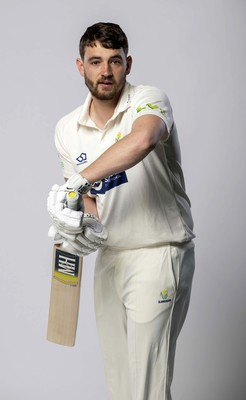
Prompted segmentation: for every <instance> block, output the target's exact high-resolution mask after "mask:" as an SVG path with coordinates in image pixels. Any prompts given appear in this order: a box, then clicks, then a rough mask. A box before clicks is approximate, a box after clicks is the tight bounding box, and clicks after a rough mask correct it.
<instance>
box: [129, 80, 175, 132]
mask: <svg viewBox="0 0 246 400" xmlns="http://www.w3.org/2000/svg"><path fill="white" fill-rule="evenodd" d="M149 114H151V115H156V116H158V117H160V118H161V119H163V121H164V122H165V124H166V127H167V130H168V132H169V133H170V132H171V128H172V126H173V113H172V108H171V104H170V101H169V99H168V97H167V95H166V94H165V93H164V92H162V91H161V90H160V89H158V88H156V87H154V86H140V87H139V89H138V91H137V92H136V94H135V96H134V100H133V121H135V120H136V119H137V118H139V117H141V116H143V115H149Z"/></svg>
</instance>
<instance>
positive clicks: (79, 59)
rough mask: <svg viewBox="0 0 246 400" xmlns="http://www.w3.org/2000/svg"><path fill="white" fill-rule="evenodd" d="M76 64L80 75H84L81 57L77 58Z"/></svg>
mask: <svg viewBox="0 0 246 400" xmlns="http://www.w3.org/2000/svg"><path fill="white" fill-rule="evenodd" d="M76 65H77V68H78V71H79V73H80V75H81V76H84V63H83V61H82V60H81V58H77V60H76Z"/></svg>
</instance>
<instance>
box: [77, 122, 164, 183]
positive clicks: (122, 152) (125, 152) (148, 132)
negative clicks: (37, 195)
mask: <svg viewBox="0 0 246 400" xmlns="http://www.w3.org/2000/svg"><path fill="white" fill-rule="evenodd" d="M163 135H168V133H167V130H166V127H165V124H164V122H163V121H162V120H161V119H160V118H158V117H154V119H153V117H152V118H151V119H150V118H148V116H146V117H142V118H141V121H138V122H137V123H136V124H135V127H134V129H133V130H132V132H131V133H130V134H129V135H127V136H125V137H124V138H123V139H121V140H119V141H118V142H116V143H115V144H113V145H112V146H111V147H110V148H109V149H108V150H106V151H105V152H104V153H103V154H102V155H101V156H100V157H99V158H98V159H97V160H96V161H94V162H93V163H92V164H91V165H90V166H89V167H87V168H85V169H84V170H83V171H82V172H81V175H82V176H83V177H85V178H86V179H87V180H88V181H89V182H96V181H100V180H101V179H103V178H106V177H108V176H110V175H113V174H116V173H118V172H121V171H125V170H127V169H129V168H131V167H133V166H134V165H136V164H138V163H139V162H140V161H141V160H143V159H144V158H145V157H146V156H147V155H148V154H149V152H150V151H151V150H153V148H154V147H155V145H156V144H157V142H158V141H159V140H160V138H161V137H163Z"/></svg>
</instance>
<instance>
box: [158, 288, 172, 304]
mask: <svg viewBox="0 0 246 400" xmlns="http://www.w3.org/2000/svg"><path fill="white" fill-rule="evenodd" d="M170 301H172V299H170V297H169V296H168V290H167V289H163V290H162V291H161V293H160V299H159V300H158V303H170Z"/></svg>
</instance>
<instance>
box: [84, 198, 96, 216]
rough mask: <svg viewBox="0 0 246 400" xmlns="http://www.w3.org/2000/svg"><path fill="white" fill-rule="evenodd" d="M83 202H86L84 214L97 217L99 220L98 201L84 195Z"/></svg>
mask: <svg viewBox="0 0 246 400" xmlns="http://www.w3.org/2000/svg"><path fill="white" fill-rule="evenodd" d="M83 201H84V212H85V213H88V214H93V215H95V217H97V218H99V216H98V211H97V205H96V199H95V198H92V197H89V196H88V195H84V196H83Z"/></svg>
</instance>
